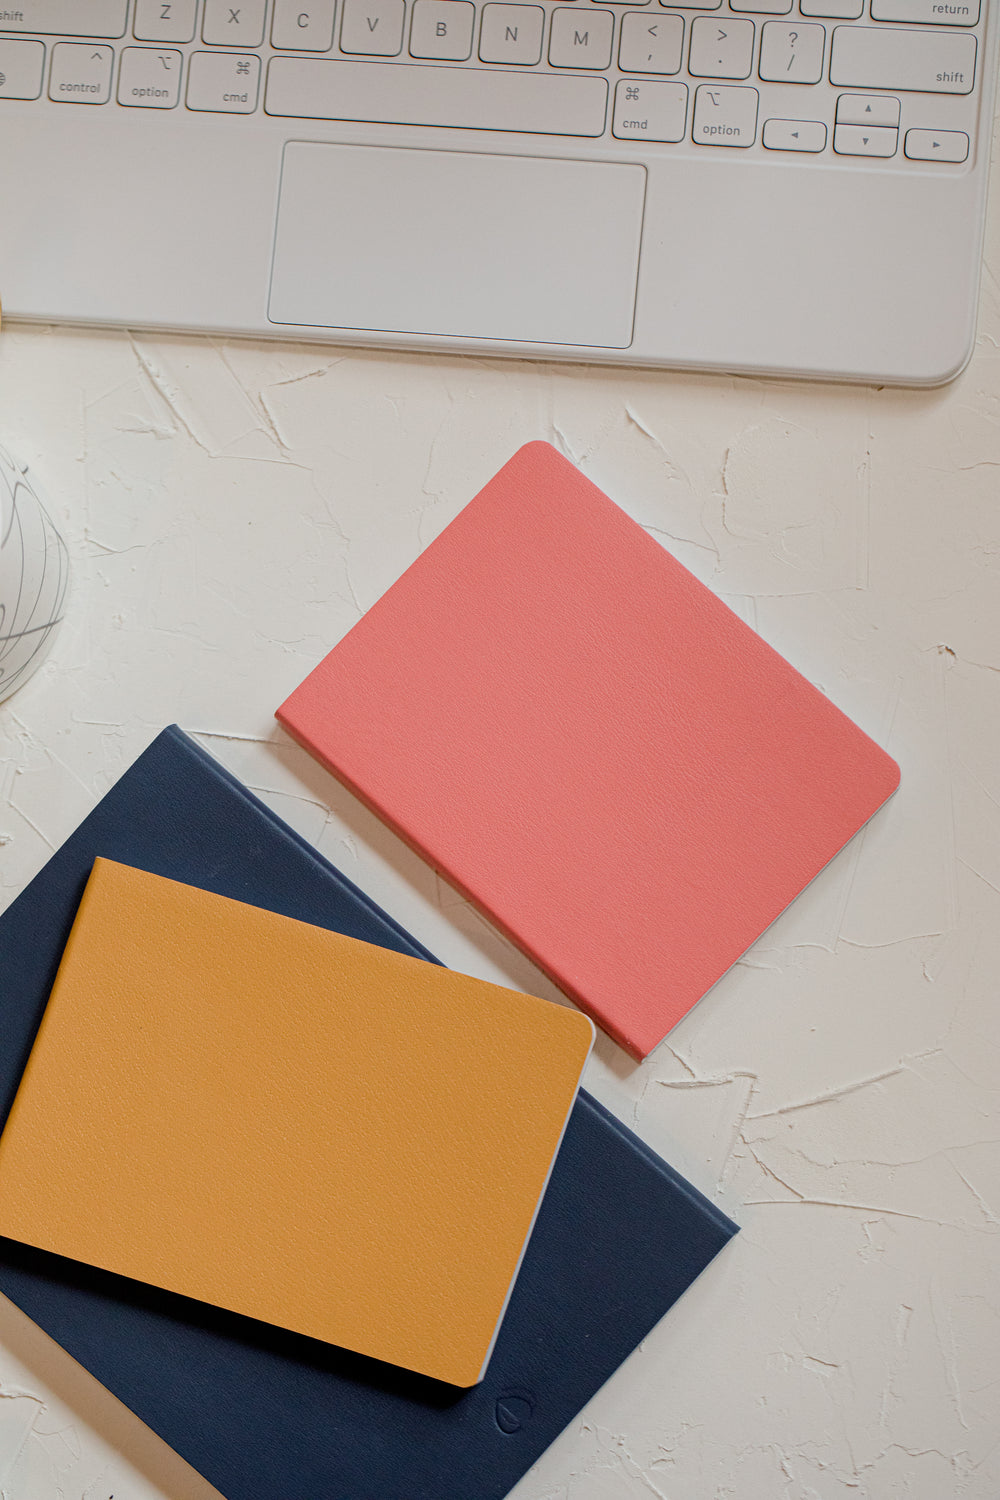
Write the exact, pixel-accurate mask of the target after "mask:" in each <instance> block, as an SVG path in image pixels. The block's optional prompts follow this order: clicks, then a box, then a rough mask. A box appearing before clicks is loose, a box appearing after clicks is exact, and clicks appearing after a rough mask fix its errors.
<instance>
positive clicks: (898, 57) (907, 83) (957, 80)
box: [830, 26, 976, 94]
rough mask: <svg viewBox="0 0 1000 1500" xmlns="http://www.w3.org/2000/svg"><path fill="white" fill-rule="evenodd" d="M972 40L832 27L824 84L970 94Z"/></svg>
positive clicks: (973, 70)
mask: <svg viewBox="0 0 1000 1500" xmlns="http://www.w3.org/2000/svg"><path fill="white" fill-rule="evenodd" d="M975 76H976V39H975V37H974V36H962V35H961V33H959V32H948V31H941V32H932V31H880V30H877V29H876V28H875V27H874V26H837V27H835V29H834V33H833V54H832V58H831V62H830V82H831V83H833V84H846V86H847V87H848V88H851V87H853V88H862V89H893V90H896V89H900V90H902V91H904V92H908V91H910V90H913V91H916V92H920V93H927V94H970V93H971V92H972V84H973V80H974V78H975Z"/></svg>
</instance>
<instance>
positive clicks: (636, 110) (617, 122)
mask: <svg viewBox="0 0 1000 1500" xmlns="http://www.w3.org/2000/svg"><path fill="white" fill-rule="evenodd" d="M687 103H688V91H687V85H686V84H683V83H660V82H653V81H650V80H648V79H639V78H620V79H619V80H618V84H617V86H616V88H615V118H614V125H613V126H612V134H613V135H615V136H617V137H618V139H619V140H622V141H682V140H683V139H684V131H685V127H686V125H687Z"/></svg>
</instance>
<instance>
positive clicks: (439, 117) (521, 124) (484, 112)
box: [264, 7, 608, 136]
mask: <svg viewBox="0 0 1000 1500" xmlns="http://www.w3.org/2000/svg"><path fill="white" fill-rule="evenodd" d="M522 8H524V9H527V8H528V7H522ZM607 106H608V85H607V81H606V80H605V79H604V78H593V77H591V78H582V77H579V76H578V75H576V74H572V73H505V72H502V71H499V70H497V71H492V70H491V71H486V72H484V71H483V70H482V69H479V68H435V67H434V66H433V65H432V64H429V63H419V64H409V63H374V62H365V63H354V62H335V61H332V60H327V59H326V58H319V57H272V59H271V62H270V65H269V66H268V70H267V96H266V99H265V103H264V108H265V109H266V110H267V113H268V114H270V115H284V116H288V117H291V118H299V119H306V120H364V121H367V122H368V123H371V124H388V125H441V126H450V127H453V128H455V129H460V130H461V129H464V130H517V131H527V132H528V133H530V134H533V135H579V136H599V135H603V133H604V121H605V116H606V113H607Z"/></svg>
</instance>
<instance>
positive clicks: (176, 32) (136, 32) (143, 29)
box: [132, 0, 198, 42]
mask: <svg viewBox="0 0 1000 1500" xmlns="http://www.w3.org/2000/svg"><path fill="white" fill-rule="evenodd" d="M197 10H198V0H135V20H134V21H133V22H132V35H133V36H134V37H135V38H136V39H137V40H138V41H140V42H190V41H191V40H192V38H193V37H194V23H195V16H196V14H197Z"/></svg>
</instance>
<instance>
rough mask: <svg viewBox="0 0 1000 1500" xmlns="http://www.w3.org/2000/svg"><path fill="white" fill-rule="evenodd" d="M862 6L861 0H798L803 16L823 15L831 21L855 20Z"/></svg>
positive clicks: (862, 8)
mask: <svg viewBox="0 0 1000 1500" xmlns="http://www.w3.org/2000/svg"><path fill="white" fill-rule="evenodd" d="M864 8H865V7H864V3H863V0H799V10H800V11H801V12H802V14H803V15H804V16H823V17H826V18H827V19H829V20H831V21H856V20H857V19H858V17H859V16H860V14H861V12H862V11H863V10H864Z"/></svg>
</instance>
